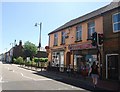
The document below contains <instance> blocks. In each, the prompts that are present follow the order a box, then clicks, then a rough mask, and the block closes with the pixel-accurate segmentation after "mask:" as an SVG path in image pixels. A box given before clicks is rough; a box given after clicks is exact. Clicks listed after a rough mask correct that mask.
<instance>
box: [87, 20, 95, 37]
mask: <svg viewBox="0 0 120 92" xmlns="http://www.w3.org/2000/svg"><path fill="white" fill-rule="evenodd" d="M91 23H94V26H92V27H89V25H90V24H91ZM87 27H88V36H87V38H88V39H91V38H92V37H91V36H92V34H93V33H94V32H95V21H90V22H88V23H87ZM93 29H94V31H93ZM89 30H90V32H89ZM91 31H92V32H91ZM89 34H90V35H91V36H89Z"/></svg>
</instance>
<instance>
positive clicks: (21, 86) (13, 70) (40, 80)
mask: <svg viewBox="0 0 120 92" xmlns="http://www.w3.org/2000/svg"><path fill="white" fill-rule="evenodd" d="M35 73H36V71H31V70H26V69H24V68H21V67H19V65H15V64H3V63H1V62H0V90H82V91H85V92H89V91H88V90H85V89H83V88H79V87H75V86H72V85H69V84H66V83H63V82H60V81H56V80H54V79H61V80H62V78H60V77H54V78H52V79H51V78H47V77H44V76H41V75H36V74H35Z"/></svg>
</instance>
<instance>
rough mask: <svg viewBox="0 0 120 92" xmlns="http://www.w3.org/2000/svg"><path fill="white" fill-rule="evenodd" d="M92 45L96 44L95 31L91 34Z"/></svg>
mask: <svg viewBox="0 0 120 92" xmlns="http://www.w3.org/2000/svg"><path fill="white" fill-rule="evenodd" d="M92 46H97V32H94V33H93V34H92Z"/></svg>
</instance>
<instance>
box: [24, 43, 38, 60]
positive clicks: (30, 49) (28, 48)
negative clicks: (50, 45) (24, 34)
mask: <svg viewBox="0 0 120 92" xmlns="http://www.w3.org/2000/svg"><path fill="white" fill-rule="evenodd" d="M23 48H24V55H25V57H30V58H31V59H32V57H33V56H34V55H35V54H36V53H37V47H36V46H35V44H33V43H31V42H29V41H27V42H25V44H24V46H23Z"/></svg>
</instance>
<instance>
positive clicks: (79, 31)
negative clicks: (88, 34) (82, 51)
mask: <svg viewBox="0 0 120 92" xmlns="http://www.w3.org/2000/svg"><path fill="white" fill-rule="evenodd" d="M76 41H82V25H79V26H77V27H76Z"/></svg>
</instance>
